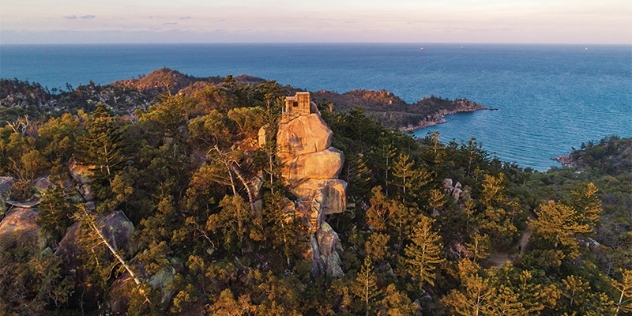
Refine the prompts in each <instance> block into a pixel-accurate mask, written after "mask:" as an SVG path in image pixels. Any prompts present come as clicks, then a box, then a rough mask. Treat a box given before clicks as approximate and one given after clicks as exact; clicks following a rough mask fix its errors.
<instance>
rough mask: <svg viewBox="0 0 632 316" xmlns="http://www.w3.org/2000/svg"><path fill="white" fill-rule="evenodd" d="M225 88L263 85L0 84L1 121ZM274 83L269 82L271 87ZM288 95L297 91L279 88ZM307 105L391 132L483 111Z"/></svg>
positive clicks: (356, 96)
mask: <svg viewBox="0 0 632 316" xmlns="http://www.w3.org/2000/svg"><path fill="white" fill-rule="evenodd" d="M224 82H235V83H239V84H242V85H247V86H251V87H254V86H256V85H259V84H262V83H265V82H266V80H265V79H262V78H257V77H253V76H249V75H239V76H235V77H233V76H226V77H219V76H211V77H194V76H190V75H186V74H183V73H181V72H179V71H177V70H172V69H169V68H161V69H158V70H155V71H153V72H151V73H150V74H148V75H143V76H139V77H138V78H131V79H125V80H119V81H116V82H113V83H111V84H107V85H95V84H94V83H92V82H91V83H90V84H88V85H82V86H79V87H77V88H72V87H71V86H67V90H66V91H58V90H56V91H47V90H46V89H44V88H42V87H41V86H40V85H39V84H37V83H29V82H20V81H16V80H5V79H0V119H1V120H2V121H12V120H15V119H17V117H18V116H19V115H24V114H29V115H30V116H31V117H39V116H40V115H42V114H46V115H59V114H61V113H64V112H73V111H77V110H78V109H82V108H83V109H93V108H94V106H95V105H96V104H97V103H104V104H107V105H108V106H109V107H111V108H112V109H113V110H114V111H115V112H117V113H125V114H128V115H133V113H134V111H135V110H136V109H137V108H140V109H145V108H147V107H148V106H151V105H152V104H154V103H155V102H154V101H155V100H156V98H157V97H159V96H160V95H162V94H165V93H168V94H171V95H177V94H182V95H187V96H191V97H194V98H195V95H198V96H199V95H201V94H203V92H202V91H203V90H205V89H207V90H208V89H209V87H221V86H222V83H224ZM272 82H273V81H272ZM283 90H284V91H285V92H287V94H291V93H294V92H298V91H303V90H300V89H296V88H293V87H291V86H284V87H283ZM312 99H313V100H314V101H315V102H316V103H318V104H320V105H321V106H323V107H324V108H326V109H330V110H335V111H336V112H348V111H350V110H353V109H356V108H362V110H363V111H364V112H365V113H366V114H367V116H370V117H373V118H374V119H376V120H377V121H379V122H380V123H382V125H383V126H385V127H387V128H390V129H399V130H406V131H410V130H414V129H419V128H424V127H428V126H432V125H436V124H441V123H444V122H445V118H444V116H445V115H448V114H454V113H459V112H471V111H477V110H485V109H488V108H487V107H485V106H482V105H480V104H477V103H475V102H473V101H469V100H466V99H457V100H448V99H444V98H440V97H436V96H432V95H431V96H429V97H424V98H422V99H420V100H419V101H417V102H415V103H413V104H409V103H407V102H405V101H404V100H402V99H401V98H400V97H398V96H396V95H394V94H393V93H391V92H388V91H386V90H381V91H373V90H353V91H348V92H345V93H337V92H333V91H325V90H321V91H316V92H312Z"/></svg>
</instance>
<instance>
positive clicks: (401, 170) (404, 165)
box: [392, 154, 430, 202]
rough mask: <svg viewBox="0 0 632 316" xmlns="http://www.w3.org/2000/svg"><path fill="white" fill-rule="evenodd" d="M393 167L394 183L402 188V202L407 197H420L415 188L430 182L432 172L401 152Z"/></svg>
mask: <svg viewBox="0 0 632 316" xmlns="http://www.w3.org/2000/svg"><path fill="white" fill-rule="evenodd" d="M392 169H393V177H395V181H392V183H393V184H395V185H396V186H397V187H399V188H400V189H401V190H402V202H404V201H406V197H411V198H415V197H418V194H417V193H416V190H415V189H419V188H421V187H422V186H424V185H426V184H427V183H428V182H430V172H428V171H427V170H426V169H425V168H424V167H415V161H414V160H410V156H408V155H404V154H400V155H399V156H398V157H397V159H396V160H395V162H394V163H393V167H392ZM407 189H408V191H407ZM411 201H412V199H411Z"/></svg>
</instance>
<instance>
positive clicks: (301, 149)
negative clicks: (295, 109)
mask: <svg viewBox="0 0 632 316" xmlns="http://www.w3.org/2000/svg"><path fill="white" fill-rule="evenodd" d="M332 135H333V132H332V131H331V129H329V126H327V124H326V123H325V121H323V119H322V118H321V117H320V115H318V114H316V113H312V114H309V115H303V116H299V117H297V118H295V119H293V120H291V121H289V122H287V123H281V124H279V131H278V132H277V146H278V147H277V156H278V157H279V158H281V160H290V159H292V158H295V157H298V156H300V155H305V154H310V153H316V152H320V151H323V150H325V149H327V148H329V147H330V146H331V138H332Z"/></svg>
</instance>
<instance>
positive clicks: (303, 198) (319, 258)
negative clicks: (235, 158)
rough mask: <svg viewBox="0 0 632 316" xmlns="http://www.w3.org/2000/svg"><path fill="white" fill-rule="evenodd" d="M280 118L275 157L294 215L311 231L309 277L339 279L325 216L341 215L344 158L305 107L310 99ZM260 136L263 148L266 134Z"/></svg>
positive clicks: (297, 100)
mask: <svg viewBox="0 0 632 316" xmlns="http://www.w3.org/2000/svg"><path fill="white" fill-rule="evenodd" d="M282 115H283V117H282V119H281V123H279V129H278V132H277V135H276V146H277V157H278V158H279V159H280V160H281V163H282V165H283V167H282V169H281V177H282V179H283V182H284V183H285V185H286V186H288V187H289V189H290V191H291V192H292V193H293V194H294V195H295V196H296V197H297V201H296V205H297V206H296V208H295V210H296V212H297V214H298V215H299V216H303V217H304V220H305V221H306V222H307V224H308V225H307V226H308V227H309V230H310V234H311V238H310V240H311V242H310V252H311V253H310V257H311V258H312V260H313V262H314V265H313V267H312V273H313V274H327V275H329V276H334V277H340V276H342V275H343V271H342V268H341V267H340V264H341V262H340V253H341V252H342V249H341V247H340V245H339V243H338V234H337V233H336V232H335V231H334V230H333V229H332V228H331V226H330V225H329V224H328V223H327V222H326V221H325V215H329V214H337V213H342V212H344V210H345V209H346V204H347V196H346V193H345V190H346V189H347V183H346V182H345V181H343V180H340V179H338V175H340V172H341V170H342V166H343V165H344V153H343V152H342V151H340V150H338V149H336V148H334V147H331V141H332V137H333V132H332V131H331V129H330V128H329V126H327V124H326V123H325V121H324V120H323V119H322V117H321V116H320V113H319V112H318V110H317V107H316V105H315V104H314V103H312V102H310V100H309V93H306V92H301V93H298V94H297V95H296V96H295V97H288V98H287V99H286V106H285V108H284V109H283V114H282ZM259 136H260V137H259V138H260V145H263V141H265V138H266V137H265V131H261V132H260V135H259ZM339 252H340V253H339Z"/></svg>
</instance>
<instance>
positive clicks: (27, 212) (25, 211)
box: [0, 208, 46, 251]
mask: <svg viewBox="0 0 632 316" xmlns="http://www.w3.org/2000/svg"><path fill="white" fill-rule="evenodd" d="M38 217H39V210H38V209H30V208H16V209H13V210H12V211H11V212H9V214H7V216H5V217H4V218H3V219H2V221H1V222H0V251H5V250H7V249H9V248H12V247H29V248H33V247H38V248H40V249H43V248H44V246H45V245H46V239H45V238H44V237H43V235H42V233H41V232H42V231H41V227H40V225H38V224H37V218H38Z"/></svg>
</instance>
